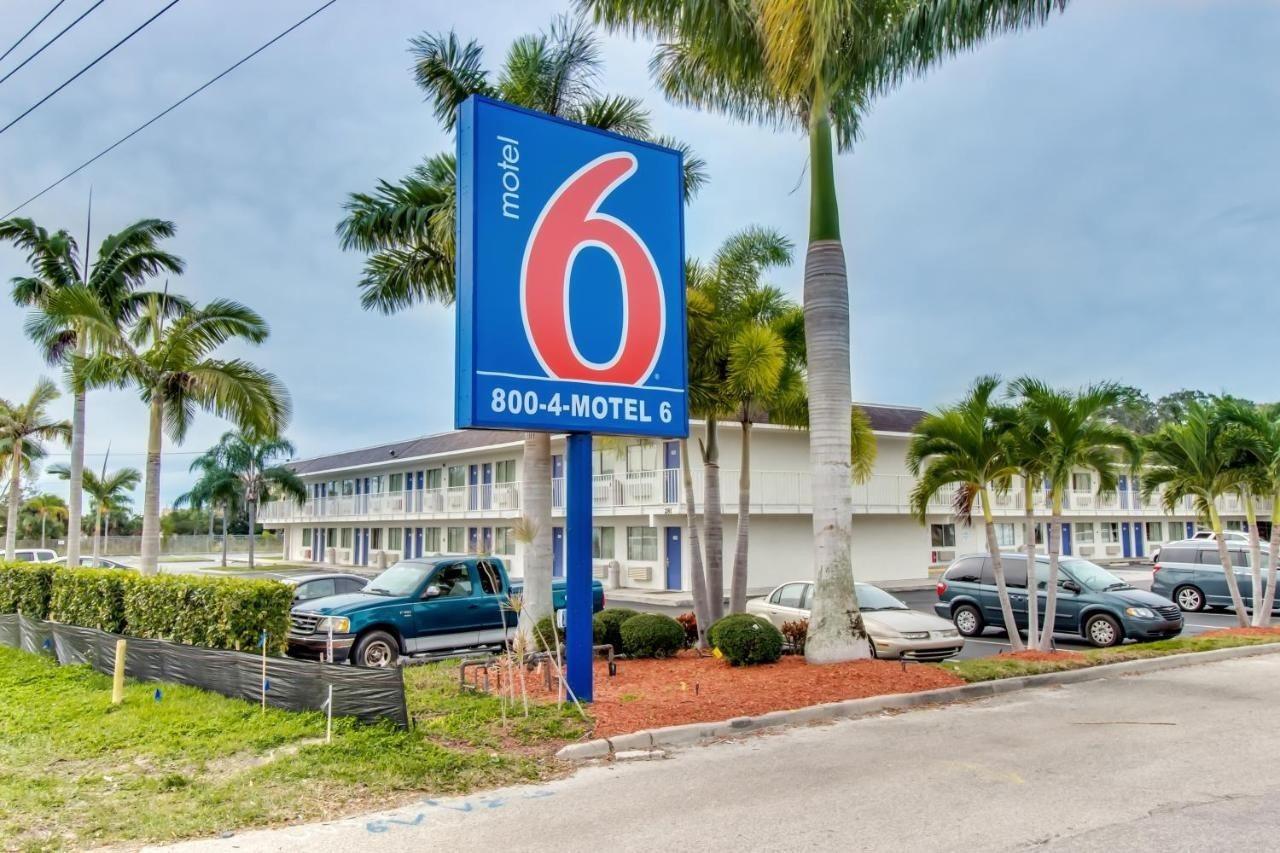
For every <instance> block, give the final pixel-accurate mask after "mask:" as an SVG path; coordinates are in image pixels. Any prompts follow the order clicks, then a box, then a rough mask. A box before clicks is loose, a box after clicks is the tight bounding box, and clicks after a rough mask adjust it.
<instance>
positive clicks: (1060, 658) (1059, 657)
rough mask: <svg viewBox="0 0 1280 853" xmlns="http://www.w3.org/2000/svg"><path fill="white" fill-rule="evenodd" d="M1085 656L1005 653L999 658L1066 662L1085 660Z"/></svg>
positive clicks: (1026, 652) (1032, 652) (1079, 654)
mask: <svg viewBox="0 0 1280 853" xmlns="http://www.w3.org/2000/svg"><path fill="white" fill-rule="evenodd" d="M1083 658H1084V655H1083V654H1081V653H1080V652H1070V651H1060V652H1038V651H1024V652H1004V653H1002V654H1000V655H999V656H998V659H999V660H1010V659H1012V660H1028V661H1064V660H1076V659H1083Z"/></svg>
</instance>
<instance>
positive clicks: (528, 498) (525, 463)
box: [518, 432, 555, 641]
mask: <svg viewBox="0 0 1280 853" xmlns="http://www.w3.org/2000/svg"><path fill="white" fill-rule="evenodd" d="M520 511H521V513H522V514H523V515H524V517H525V518H526V519H527V520H528V523H529V527H530V528H531V530H530V532H531V533H532V534H533V537H532V539H530V540H529V542H528V543H527V544H526V545H525V550H524V603H523V606H522V607H521V610H520V622H519V626H518V629H519V631H520V632H521V633H522V634H523V635H525V636H526V637H527V638H528V639H529V640H530V641H532V640H533V626H534V625H536V624H537V623H538V620H539V619H542V618H544V617H547V616H551V615H553V614H552V610H553V607H554V605H553V599H552V596H551V583H552V577H553V575H554V568H555V567H554V565H553V559H552V557H553V551H552V545H551V436H550V434H548V433H545V432H529V433H525V436H524V453H523V455H522V460H521V463H520Z"/></svg>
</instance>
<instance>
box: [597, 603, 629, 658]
mask: <svg viewBox="0 0 1280 853" xmlns="http://www.w3.org/2000/svg"><path fill="white" fill-rule="evenodd" d="M636 615H638V614H637V613H636V611H634V610H628V609H627V608H625V607H610V608H607V609H605V610H601V611H600V612H599V613H597V614H596V615H595V617H594V618H593V619H592V620H591V624H592V626H593V627H594V628H595V631H596V633H597V634H598V635H599V636H600V639H599V640H598V641H597V642H600V643H608V644H609V645H611V646H613V651H614V653H615V654H622V623H623V622H626V621H627V620H628V619H630V618H631V617H632V616H636Z"/></svg>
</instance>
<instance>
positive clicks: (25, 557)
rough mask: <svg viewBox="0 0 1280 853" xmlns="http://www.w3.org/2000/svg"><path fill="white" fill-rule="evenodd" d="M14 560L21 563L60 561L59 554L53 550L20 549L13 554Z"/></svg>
mask: <svg viewBox="0 0 1280 853" xmlns="http://www.w3.org/2000/svg"><path fill="white" fill-rule="evenodd" d="M13 559H15V560H17V561H18V562H19V563H52V562H54V561H56V560H57V559H58V552H56V551H54V550H53V549H52V548H19V549H18V550H16V551H14V552H13Z"/></svg>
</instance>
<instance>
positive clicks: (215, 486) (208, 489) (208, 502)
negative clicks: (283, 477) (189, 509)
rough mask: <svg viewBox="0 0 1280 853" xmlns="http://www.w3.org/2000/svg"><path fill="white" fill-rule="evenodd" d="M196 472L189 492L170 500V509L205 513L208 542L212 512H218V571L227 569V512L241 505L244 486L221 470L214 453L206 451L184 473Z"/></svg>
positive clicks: (223, 468) (211, 525)
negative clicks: (219, 536)
mask: <svg viewBox="0 0 1280 853" xmlns="http://www.w3.org/2000/svg"><path fill="white" fill-rule="evenodd" d="M188 470H190V471H191V472H193V473H194V472H200V478H199V479H198V480H196V483H195V485H194V486H192V487H191V491H189V492H186V493H185V494H181V495H179V496H178V497H177V498H175V499H174V502H173V503H174V506H181V505H182V504H190V505H191V506H193V507H195V508H196V509H202V508H204V507H208V509H209V538H210V539H212V538H213V511H214V509H218V510H219V514H220V515H221V517H222V567H223V568H224V569H225V568H226V567H227V516H228V515H230V513H231V511H232V510H233V509H235V508H237V507H239V506H240V505H241V504H242V503H244V484H243V483H242V482H241V480H240V478H239V477H237V476H236V475H235V473H234V472H232V471H229V470H227V469H226V468H225V467H223V464H222V460H221V459H220V458H219V456H218V455H217V454H216V453H215V452H214V450H207V451H205V452H204V453H201V454H200V455H199V456H197V457H196V458H195V459H194V460H192V462H191V467H190V468H189V469H188Z"/></svg>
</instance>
